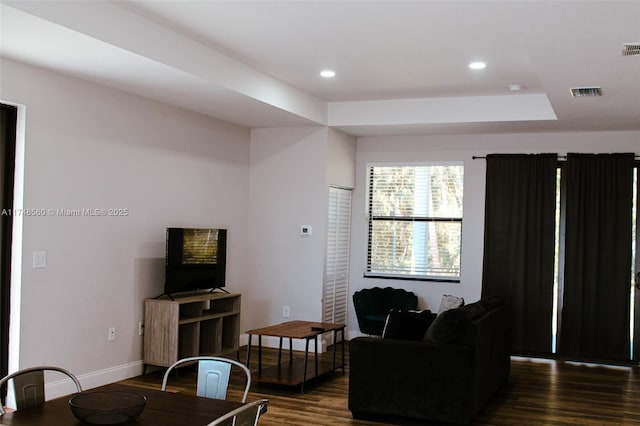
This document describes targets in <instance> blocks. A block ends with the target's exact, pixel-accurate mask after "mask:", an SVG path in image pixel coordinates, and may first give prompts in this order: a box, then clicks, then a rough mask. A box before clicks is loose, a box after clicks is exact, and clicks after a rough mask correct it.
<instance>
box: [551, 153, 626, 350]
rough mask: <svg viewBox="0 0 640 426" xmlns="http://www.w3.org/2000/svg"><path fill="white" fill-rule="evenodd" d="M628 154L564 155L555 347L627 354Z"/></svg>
mask: <svg viewBox="0 0 640 426" xmlns="http://www.w3.org/2000/svg"><path fill="white" fill-rule="evenodd" d="M633 161H634V158H633V154H570V155H568V156H567V164H566V174H565V176H566V214H565V218H566V236H565V273H564V297H563V308H562V314H561V323H560V339H559V342H558V353H559V354H560V355H565V356H573V357H579V358H593V359H609V360H628V359H629V357H630V356H629V344H630V338H629V317H630V307H629V302H630V300H629V298H630V285H631V226H632V225H631V211H632V200H633V194H632V191H633V183H632V179H633Z"/></svg>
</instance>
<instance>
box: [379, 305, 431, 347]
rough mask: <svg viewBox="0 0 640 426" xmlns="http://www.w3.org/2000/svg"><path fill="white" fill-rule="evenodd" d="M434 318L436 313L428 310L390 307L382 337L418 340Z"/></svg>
mask: <svg viewBox="0 0 640 426" xmlns="http://www.w3.org/2000/svg"><path fill="white" fill-rule="evenodd" d="M435 318H436V314H434V313H432V312H431V311H429V310H424V311H401V310H396V309H392V310H391V312H389V315H387V320H386V322H385V325H384V330H383V332H382V338H383V339H399V340H414V341H420V340H422V338H423V337H424V334H425V333H426V332H427V329H428V328H429V326H430V325H431V323H432V322H433V320H434V319H435Z"/></svg>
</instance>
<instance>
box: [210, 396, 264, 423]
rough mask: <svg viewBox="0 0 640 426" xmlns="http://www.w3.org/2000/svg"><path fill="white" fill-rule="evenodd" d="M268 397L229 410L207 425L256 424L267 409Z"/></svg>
mask: <svg viewBox="0 0 640 426" xmlns="http://www.w3.org/2000/svg"><path fill="white" fill-rule="evenodd" d="M267 405H269V400H268V399H259V400H257V401H253V402H250V403H248V404H245V405H243V406H242V407H238V408H236V409H235V410H233V411H229V412H228V413H227V414H225V415H224V416H222V417H218V418H217V419H215V420H214V421H212V422H211V423H209V424H208V425H207V426H256V425H257V424H258V419H259V418H260V416H261V415H262V413H264V412H265V411H266V409H267Z"/></svg>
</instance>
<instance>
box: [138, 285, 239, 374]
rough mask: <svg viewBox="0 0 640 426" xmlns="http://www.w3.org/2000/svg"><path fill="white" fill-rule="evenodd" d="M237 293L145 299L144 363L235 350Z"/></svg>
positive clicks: (163, 364)
mask: <svg viewBox="0 0 640 426" xmlns="http://www.w3.org/2000/svg"><path fill="white" fill-rule="evenodd" d="M239 337H240V295H239V294H233V293H221V292H210V293H197V294H193V293H191V294H187V295H174V296H173V299H172V298H170V297H169V296H162V297H160V298H157V299H147V300H145V301H144V364H145V369H146V366H147V365H155V366H159V367H168V366H170V365H172V364H173V363H174V362H176V361H178V360H179V359H182V358H185V357H189V356H198V355H220V354H223V353H226V352H231V351H236V352H237V351H238V349H239V345H240V342H239Z"/></svg>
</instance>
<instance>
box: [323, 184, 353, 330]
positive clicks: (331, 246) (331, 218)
mask: <svg viewBox="0 0 640 426" xmlns="http://www.w3.org/2000/svg"><path fill="white" fill-rule="evenodd" d="M350 236H351V191H350V190H347V189H342V188H336V187H330V188H329V213H328V224H327V256H326V266H325V274H324V295H323V309H322V321H324V322H334V323H342V324H346V323H347V306H348V292H349V239H350Z"/></svg>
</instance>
